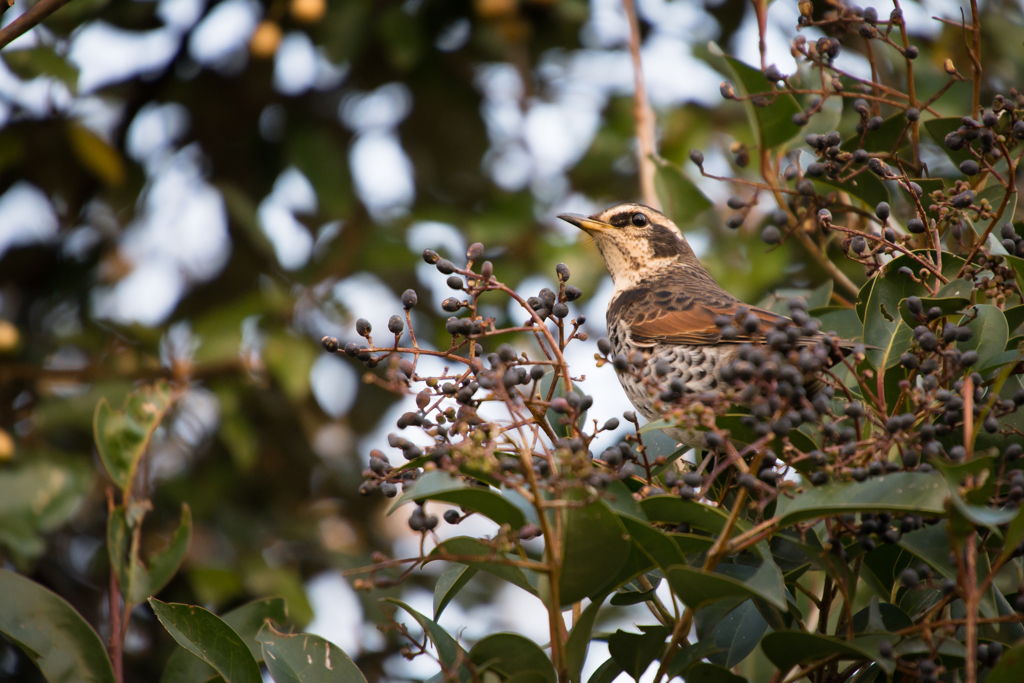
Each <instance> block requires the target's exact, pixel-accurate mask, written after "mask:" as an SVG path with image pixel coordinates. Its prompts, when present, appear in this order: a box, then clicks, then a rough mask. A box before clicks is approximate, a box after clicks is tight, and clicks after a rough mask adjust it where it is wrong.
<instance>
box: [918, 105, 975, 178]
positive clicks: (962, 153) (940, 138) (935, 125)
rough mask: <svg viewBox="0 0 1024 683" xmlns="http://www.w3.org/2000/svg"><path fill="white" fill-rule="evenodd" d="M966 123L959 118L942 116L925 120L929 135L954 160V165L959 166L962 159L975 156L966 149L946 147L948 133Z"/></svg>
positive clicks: (925, 127)
mask: <svg viewBox="0 0 1024 683" xmlns="http://www.w3.org/2000/svg"><path fill="white" fill-rule="evenodd" d="M962 125H964V124H963V121H961V120H960V119H959V118H953V117H950V118H940V119H929V120H928V121H925V122H924V129H925V130H926V131H928V135H930V136H931V137H932V140H934V141H935V144H937V145H938V146H939V148H940V149H941V150H942V151H943V153H945V155H946V156H947V157H949V160H950V161H952V162H953V165H954V166H959V165H960V162H961V161H966V160H967V159H973V158H974V157H973V156H972V155H971V153H970V152H968V151H967V150H966V149H959V150H956V151H954V150H951V149H950V148H949V147H946V142H945V141H946V135H947V134H949V133H952V132H953V131H954V130H956V129H957V128H959V127H960V126H962Z"/></svg>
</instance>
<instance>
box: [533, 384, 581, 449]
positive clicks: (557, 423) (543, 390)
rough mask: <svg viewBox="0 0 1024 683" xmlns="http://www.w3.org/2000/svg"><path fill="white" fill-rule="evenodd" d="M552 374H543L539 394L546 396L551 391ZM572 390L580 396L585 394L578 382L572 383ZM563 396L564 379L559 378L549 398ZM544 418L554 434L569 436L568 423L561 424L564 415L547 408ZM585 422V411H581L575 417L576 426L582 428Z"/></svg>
mask: <svg viewBox="0 0 1024 683" xmlns="http://www.w3.org/2000/svg"><path fill="white" fill-rule="evenodd" d="M554 376H555V373H553V372H549V373H547V374H546V375H544V377H543V378H542V379H541V381H540V387H539V389H540V394H541V396H544V397H545V398H546V397H547V395H548V392H550V391H551V382H552V381H553V380H554ZM572 390H573V392H574V393H576V394H578V395H579V396H580V397H581V398H582V397H583V396H586V394H584V393H583V388H582V386H580V385H578V384H577V385H574V386H573V388H572ZM565 396H566V391H565V380H563V379H561V378H559V379H558V382H557V383H556V384H555V391H554V393H552V394H551V398H565ZM546 418H547V421H548V424H550V425H551V430H552V431H553V432H554V433H555V434H556V435H558V436H561V437H569V436H571V434H570V433H569V432H570V429H569V425H568V424H562V420H563V419H566V420H567V418H566V417H565V416H564V415H560V414H559V413H556V412H555V411H553V410H550V409H549V410H548V411H547V413H546ZM586 422H587V411H583V413H582V414H581V415H580V416H579V417H577V418H576V426H577V427H579V428H580V429H583V426H584V425H585V424H586Z"/></svg>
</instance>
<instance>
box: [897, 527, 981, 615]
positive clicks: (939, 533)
mask: <svg viewBox="0 0 1024 683" xmlns="http://www.w3.org/2000/svg"><path fill="white" fill-rule="evenodd" d="M948 524H949V522H948V521H947V520H943V521H942V522H940V523H939V524H933V525H931V526H926V527H924V528H923V529H918V530H917V531H912V532H910V533H909V534H903V536H902V537H901V538H900V541H899V545H900V547H901V548H903V549H904V550H906V551H907V552H909V553H911V554H912V555H914V556H915V557H917V558H919V559H921V560H923V561H924V562H926V563H927V564H928V565H929V566H930V567H931V568H932V569H933V570H934V571H935V573H936V574H938V575H939V576H941V577H942V578H944V579H954V580H955V579H956V578H957V567H956V565H955V564H954V563H953V561H952V560H951V559H950V554H951V552H952V549H951V548H950V545H949V532H948V529H947V525H948ZM982 558H987V555H985V554H980V555H979V565H987V564H988V563H987V561H985V560H983V559H982ZM985 576H987V572H984V571H982V569H981V568H979V570H978V581H979V583H980V582H981V581H984V578H985ZM978 607H979V610H980V611H981V613H982V614H983V615H984V616H986V617H990V618H991V617H997V616H999V606H998V604H997V603H996V598H995V590H994V589H992V588H991V587H990V588H989V590H987V591H985V592H984V593H982V595H981V601H980V604H979V606H978Z"/></svg>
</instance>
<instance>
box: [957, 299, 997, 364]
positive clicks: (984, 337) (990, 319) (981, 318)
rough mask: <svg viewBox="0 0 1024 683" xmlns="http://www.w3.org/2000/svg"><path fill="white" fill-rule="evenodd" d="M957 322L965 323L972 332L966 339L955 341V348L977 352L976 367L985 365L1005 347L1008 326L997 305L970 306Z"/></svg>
mask: <svg viewBox="0 0 1024 683" xmlns="http://www.w3.org/2000/svg"><path fill="white" fill-rule="evenodd" d="M972 318H973V319H972ZM968 321H970V322H968ZM959 324H960V325H967V327H969V328H971V330H972V331H973V332H974V334H973V335H971V338H970V339H968V340H967V341H964V342H957V348H958V349H960V350H961V351H968V350H972V351H975V352H977V354H978V367H985V366H986V363H987V362H988V361H989V360H991V359H992V358H994V357H996V356H997V355H999V354H1001V353H1002V352H1003V351H1004V350H1005V349H1006V342H1007V340H1008V339H1009V338H1010V328H1009V325H1008V324H1007V322H1006V316H1004V315H1003V312H1002V311H1001V310H1000V309H999V308H998V307H997V306H993V305H991V304H979V305H977V306H972V307H971V309H970V310H968V311H967V313H966V315H964V317H963V318H961V319H960V323H959Z"/></svg>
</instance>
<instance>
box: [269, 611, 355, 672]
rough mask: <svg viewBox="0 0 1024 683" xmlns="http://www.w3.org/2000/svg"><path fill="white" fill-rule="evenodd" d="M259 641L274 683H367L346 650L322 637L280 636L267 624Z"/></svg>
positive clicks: (309, 635) (303, 634)
mask: <svg viewBox="0 0 1024 683" xmlns="http://www.w3.org/2000/svg"><path fill="white" fill-rule="evenodd" d="M256 639H257V640H258V641H259V642H260V644H261V645H262V647H263V660H264V662H265V663H266V665H267V670H268V671H270V675H271V676H273V677H274V683H366V677H365V676H363V673H362V672H361V671H360V670H359V667H357V666H356V665H355V662H353V661H352V660H351V659H350V658H349V656H348V655H347V654H345V652H344V650H342V649H341V648H340V647H338V646H337V645H335V644H333V643H331V642H330V641H328V640H324V639H323V638H321V637H320V636H315V635H313V634H312V633H296V634H294V635H289V634H287V633H280V632H278V631H277V630H276V629H275V628H274V627H273V626H271V625H270V624H267V625H265V626H264V627H263V628H262V629H261V630H260V632H259V633H258V634H257V635H256Z"/></svg>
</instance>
